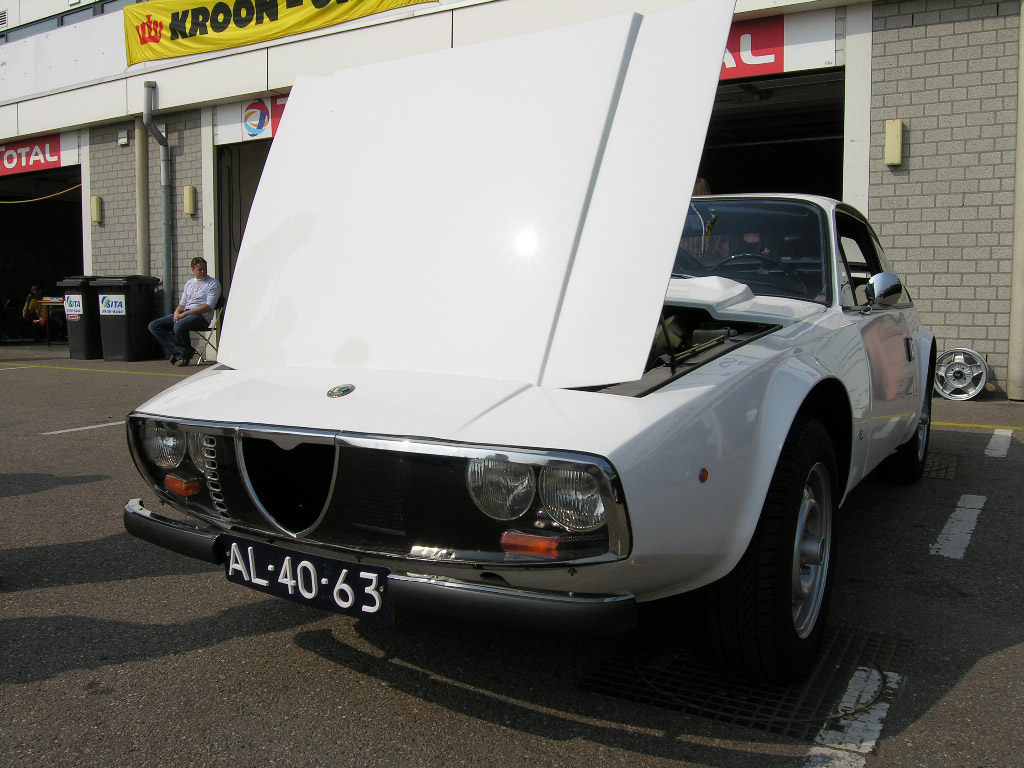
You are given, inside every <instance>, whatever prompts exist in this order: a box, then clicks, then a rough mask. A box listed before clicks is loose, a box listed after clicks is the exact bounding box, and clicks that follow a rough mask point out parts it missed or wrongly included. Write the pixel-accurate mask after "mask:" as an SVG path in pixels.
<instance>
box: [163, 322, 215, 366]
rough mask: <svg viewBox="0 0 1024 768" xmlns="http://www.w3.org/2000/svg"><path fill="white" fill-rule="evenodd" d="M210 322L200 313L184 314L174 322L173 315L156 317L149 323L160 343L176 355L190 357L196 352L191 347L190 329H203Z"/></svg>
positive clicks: (207, 326)
mask: <svg viewBox="0 0 1024 768" xmlns="http://www.w3.org/2000/svg"><path fill="white" fill-rule="evenodd" d="M209 327H210V323H209V322H207V320H206V318H205V317H203V316H202V315H186V316H185V317H183V318H181V320H179V321H178V322H174V315H173V314H171V315H164V316H163V317H158V318H157V319H156V320H154V321H153V322H151V323H150V324H149V332H150V333H152V334H153V335H154V336H155V337H156V340H157V341H159V342H160V345H161V346H162V347H163V348H164V349H166V350H167V351H168V352H170V353H171V354H172V355H175V356H177V357H191V356H192V355H194V354H195V353H196V351H195V350H194V349H193V348H192V337H191V336H190V335H189V333H191V332H192V331H205V330H206V329H207V328H209Z"/></svg>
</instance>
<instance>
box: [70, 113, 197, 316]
mask: <svg viewBox="0 0 1024 768" xmlns="http://www.w3.org/2000/svg"><path fill="white" fill-rule="evenodd" d="M156 122H157V123H161V124H165V125H166V135H167V140H168V144H169V146H170V150H171V189H172V194H171V221H172V224H171V235H172V238H173V242H172V254H173V262H174V277H173V281H172V283H173V284H172V291H173V297H174V298H173V302H174V303H177V300H178V298H179V296H180V295H181V289H182V287H183V286H184V285H185V281H186V280H188V279H189V278H190V277H192V273H191V270H190V269H189V262H190V261H191V260H192V258H193V257H194V256H202V255H203V239H202V238H203V221H202V194H203V190H202V146H201V144H200V113H199V111H198V110H191V111H188V112H181V113H178V114H173V115H158V116H157V117H156ZM119 130H127V131H128V136H129V144H128V146H124V147H119V146H118V145H117V132H118V131H119ZM134 142H135V136H134V122H133V121H128V122H123V123H112V124H110V125H104V126H99V127H94V128H92V129H91V130H90V132H89V173H90V179H91V183H92V194H94V195H99V196H100V197H102V198H103V223H102V224H100V225H97V224H93V225H92V229H91V235H92V253H93V273H94V274H97V275H113V276H121V275H134V274H137V273H138V271H139V269H138V262H137V257H136V239H137V238H136V225H135V146H134ZM148 145H149V214H150V226H149V231H150V235H149V237H150V274H151V275H153V276H154V277H159V278H161V280H163V278H164V274H163V219H162V192H161V188H160V145H159V144H157V142H156V141H155V140H154V139H152V138H148ZM188 184H191V185H193V186H194V187H195V188H196V214H195V216H188V215H186V214H185V212H184V208H183V197H182V190H183V188H184V187H185V186H186V185H188ZM207 258H209V257H207ZM158 304H160V302H158Z"/></svg>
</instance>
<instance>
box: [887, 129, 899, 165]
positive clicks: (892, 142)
mask: <svg viewBox="0 0 1024 768" xmlns="http://www.w3.org/2000/svg"><path fill="white" fill-rule="evenodd" d="M885 164H886V165H902V164H903V121H902V120H900V119H899V118H896V119H895V120H886V121H885Z"/></svg>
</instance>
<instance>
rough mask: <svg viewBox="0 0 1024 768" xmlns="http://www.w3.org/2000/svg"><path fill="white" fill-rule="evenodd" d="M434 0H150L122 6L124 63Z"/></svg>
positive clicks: (212, 48)
mask: <svg viewBox="0 0 1024 768" xmlns="http://www.w3.org/2000/svg"><path fill="white" fill-rule="evenodd" d="M429 2H434V0H222V1H221V2H212V1H211V0H206V2H205V4H202V3H203V0H198V2H197V0H149V2H145V3H137V4H135V5H129V6H126V7H125V9H124V38H125V49H126V53H127V55H128V64H129V65H131V64H138V63H139V62H140V61H154V60H156V59H169V58H172V57H174V56H187V55H189V54H192V53H205V52H207V51H220V50H224V49H225V48H237V47H239V46H241V45H251V44H252V43H260V42H264V41H266V40H275V39H277V38H279V37H287V36H288V35H297V34H299V33H300V32H309V31H311V30H314V29H321V28H323V27H329V26H331V25H333V24H341V23H342V22H345V21H352V19H359V18H362V17H363V16H370V15H372V14H374V13H381V12H383V11H390V10H391V9H393V8H402V7H404V6H407V5H418V4H420V3H429Z"/></svg>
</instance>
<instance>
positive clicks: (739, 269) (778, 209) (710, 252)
mask: <svg viewBox="0 0 1024 768" xmlns="http://www.w3.org/2000/svg"><path fill="white" fill-rule="evenodd" d="M826 232H827V228H826V224H825V216H824V213H823V212H822V210H821V209H820V208H818V207H817V206H815V205H812V204H810V203H805V202H801V201H798V200H745V199H732V200H730V199H712V198H699V197H697V198H694V199H693V201H692V203H691V204H690V209H689V211H688V213H687V216H686V225H685V226H684V228H683V235H682V237H681V238H680V240H679V250H678V251H677V252H676V261H675V265H674V266H673V268H672V276H673V277H707V276H709V275H717V276H719V277H727V278H729V279H730V280H735V281H737V282H740V283H745V284H746V285H748V286H750V290H752V291H753V292H754V293H755V294H757V295H761V296H784V297H788V298H793V299H804V300H806V301H815V302H818V303H821V304H827V303H828V302H829V300H830V298H831V297H830V296H829V293H830V291H829V286H830V285H831V281H830V280H829V266H828V263H829V259H827V258H825V254H826V253H828V249H827V248H826V245H825V243H826V239H825V235H826Z"/></svg>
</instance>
